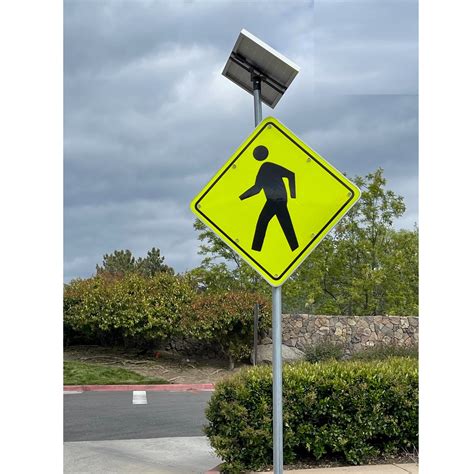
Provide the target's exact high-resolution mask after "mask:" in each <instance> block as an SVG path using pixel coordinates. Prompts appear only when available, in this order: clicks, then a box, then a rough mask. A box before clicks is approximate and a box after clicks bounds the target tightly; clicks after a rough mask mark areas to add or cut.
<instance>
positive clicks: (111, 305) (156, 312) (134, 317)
mask: <svg viewBox="0 0 474 474" xmlns="http://www.w3.org/2000/svg"><path fill="white" fill-rule="evenodd" d="M192 296H193V292H192V291H191V289H190V287H189V285H188V284H187V282H186V280H184V279H182V278H180V277H176V276H173V275H171V274H169V273H159V274H157V275H155V276H153V277H143V276H140V275H137V274H129V275H125V276H124V277H122V278H116V277H110V276H107V275H103V276H96V277H93V278H89V279H87V280H74V281H72V282H71V283H70V284H68V285H66V286H65V289H64V325H65V333H66V334H74V333H75V334H77V335H80V336H81V337H83V338H84V339H85V340H86V341H87V342H97V343H99V344H102V345H112V344H126V345H133V346H147V345H149V344H152V343H154V342H156V341H159V340H161V339H163V338H166V337H169V336H171V335H175V334H176V333H178V332H179V329H180V324H179V322H180V320H181V316H182V313H184V312H185V307H186V305H188V304H189V303H190V301H191V299H192Z"/></svg>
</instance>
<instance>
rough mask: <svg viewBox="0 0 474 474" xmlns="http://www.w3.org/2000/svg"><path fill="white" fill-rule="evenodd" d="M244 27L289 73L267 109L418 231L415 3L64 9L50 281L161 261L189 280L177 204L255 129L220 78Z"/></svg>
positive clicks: (186, 217)
mask: <svg viewBox="0 0 474 474" xmlns="http://www.w3.org/2000/svg"><path fill="white" fill-rule="evenodd" d="M242 28H245V29H246V30H248V31H250V32H251V33H252V34H254V35H255V36H258V37H259V38H261V39H262V40H263V41H265V42H266V43H268V44H269V45H270V46H272V47H273V48H274V49H276V50H278V51H279V52H281V53H282V54H284V55H285V56H286V57H288V58H289V59H291V60H292V61H293V62H295V63H296V64H298V66H300V73H299V75H298V76H297V77H296V79H295V80H294V82H293V83H292V85H291V87H290V88H289V89H288V91H287V93H286V94H285V95H284V97H283V98H282V99H281V101H280V102H279V104H278V105H277V107H276V108H275V109H273V110H272V109H270V108H268V107H266V106H265V105H264V106H263V116H264V117H265V116H267V115H272V116H275V117H276V118H278V119H279V120H280V121H281V122H283V123H284V124H285V125H286V126H287V127H288V128H290V129H291V130H292V131H293V132H294V133H295V134H296V135H298V136H299V137H300V138H301V139H302V140H303V141H304V142H306V143H307V144H308V145H309V146H310V147H311V148H313V149H314V150H316V151H317V152H318V153H319V154H320V155H322V156H323V157H324V158H325V159H327V160H328V161H329V162H330V163H331V164H333V165H334V166H335V167H336V168H338V169H339V170H341V171H343V172H345V173H347V174H348V175H349V176H355V175H365V174H367V173H369V172H372V171H374V170H375V169H376V168H377V167H382V168H383V169H384V170H385V175H386V177H387V180H388V187H389V188H390V189H392V190H394V191H395V192H397V193H398V194H401V195H402V196H403V197H404V198H405V203H406V205H407V212H406V213H405V215H404V216H403V218H401V219H400V220H399V221H398V222H397V224H396V225H397V227H398V228H408V229H412V228H413V225H414V224H415V223H416V222H417V221H418V2H417V1H415V0H344V1H339V0H319V1H318V0H316V1H306V0H305V1H303V0H301V1H298V0H291V1H290V0H288V1H281V0H280V1H262V0H259V1H237V0H233V1H230V0H229V1H225V0H215V1H210V0H207V1H197V0H196V1H192V0H186V1H185V0H183V1H179V0H162V1H145V0H144V1H140V0H129V1H120V0H109V1H91V0H88V1H77V0H76V1H72V0H70V1H68V0H66V1H65V3H64V160H65V162H64V253H65V255H64V267H65V268H64V279H65V281H69V280H70V279H71V278H76V277H88V276H90V275H92V274H93V273H95V265H96V263H100V262H101V261H102V256H103V255H104V254H105V253H111V252H113V251H114V250H116V249H130V250H131V251H132V252H133V254H134V255H135V256H136V257H139V256H144V255H145V254H146V252H147V251H148V250H149V249H151V248H152V247H159V248H160V250H161V252H162V254H163V255H164V256H165V262H166V263H167V264H168V265H171V266H173V267H174V268H175V270H177V271H179V272H181V271H185V270H186V269H191V268H193V267H195V266H197V265H199V263H200V261H201V257H200V256H199V255H198V254H197V249H198V245H199V244H198V240H197V234H196V232H195V231H194V230H193V222H194V218H193V215H192V213H191V211H190V210H189V202H190V200H191V199H192V198H193V197H194V196H195V194H196V193H197V192H198V191H200V189H201V188H202V187H203V186H204V185H205V184H206V183H207V181H208V180H209V178H210V177H211V176H212V175H213V174H214V173H215V172H216V171H217V169H218V168H219V167H220V166H221V165H222V164H223V163H224V162H225V161H226V160H227V159H228V157H229V156H230V155H231V154H232V153H233V152H234V150H235V149H236V148H237V146H238V145H239V144H240V143H241V142H242V141H243V140H244V139H245V138H246V137H247V136H248V135H249V134H250V133H251V131H252V130H253V125H254V123H253V98H252V96H251V95H250V94H248V93H246V92H244V91H243V90H242V89H240V88H238V87H237V86H236V85H234V84H233V83H232V82H230V81H229V80H227V79H225V78H224V77H223V76H222V75H221V72H222V69H223V67H224V64H225V62H226V60H227V57H228V55H229V53H230V51H231V49H232V47H233V45H234V43H235V40H236V39H237V36H238V34H239V31H240V30H241V29H242Z"/></svg>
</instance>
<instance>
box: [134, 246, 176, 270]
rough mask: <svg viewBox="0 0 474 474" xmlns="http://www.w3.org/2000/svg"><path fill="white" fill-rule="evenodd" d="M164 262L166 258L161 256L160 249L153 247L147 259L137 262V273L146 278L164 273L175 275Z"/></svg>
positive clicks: (140, 259)
mask: <svg viewBox="0 0 474 474" xmlns="http://www.w3.org/2000/svg"><path fill="white" fill-rule="evenodd" d="M164 260H165V257H163V256H162V255H161V253H160V249H158V248H155V247H153V248H152V249H151V250H149V251H148V253H147V256H146V257H145V258H141V257H140V258H139V259H138V260H137V264H136V267H137V271H138V273H140V274H141V275H143V276H145V277H153V276H155V275H156V274H157V273H162V272H164V273H170V274H174V270H173V269H172V268H171V267H169V266H168V265H165V264H164V263H163V262H164Z"/></svg>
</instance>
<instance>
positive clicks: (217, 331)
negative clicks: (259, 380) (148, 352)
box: [183, 291, 271, 368]
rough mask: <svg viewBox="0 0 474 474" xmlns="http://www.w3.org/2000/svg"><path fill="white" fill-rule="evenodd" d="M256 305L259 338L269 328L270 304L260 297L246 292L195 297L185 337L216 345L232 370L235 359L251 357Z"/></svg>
mask: <svg viewBox="0 0 474 474" xmlns="http://www.w3.org/2000/svg"><path fill="white" fill-rule="evenodd" d="M255 303H258V304H259V306H260V319H259V325H258V327H259V333H260V334H261V335H262V334H263V333H264V332H265V330H267V329H268V328H269V327H270V326H271V303H270V301H268V300H267V298H265V297H263V296H262V295H260V294H258V293H251V292H248V291H228V292H222V293H202V294H198V295H196V296H195V298H194V299H193V301H192V303H191V305H190V307H189V311H188V314H187V316H186V320H185V321H184V322H183V331H184V334H185V335H186V336H187V337H189V338H192V339H197V340H200V341H206V342H209V343H213V344H216V345H217V346H218V347H220V349H221V350H222V352H223V353H224V354H225V355H226V356H227V357H228V358H229V365H230V368H233V366H234V361H235V360H242V359H245V358H248V357H249V356H250V354H251V350H252V343H253V319H254V306H255Z"/></svg>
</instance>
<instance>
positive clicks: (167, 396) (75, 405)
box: [64, 391, 212, 441]
mask: <svg viewBox="0 0 474 474" xmlns="http://www.w3.org/2000/svg"><path fill="white" fill-rule="evenodd" d="M211 395H212V393H211V392H146V399H147V404H140V405H134V404H132V401H133V392H131V391H129V392H83V393H76V394H68V395H64V441H99V440H114V439H139V438H142V439H148V438H169V437H183V436H204V433H203V431H202V429H203V426H204V425H205V424H206V417H205V414H204V411H205V408H206V405H207V402H208V401H209V399H210V398H211Z"/></svg>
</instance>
